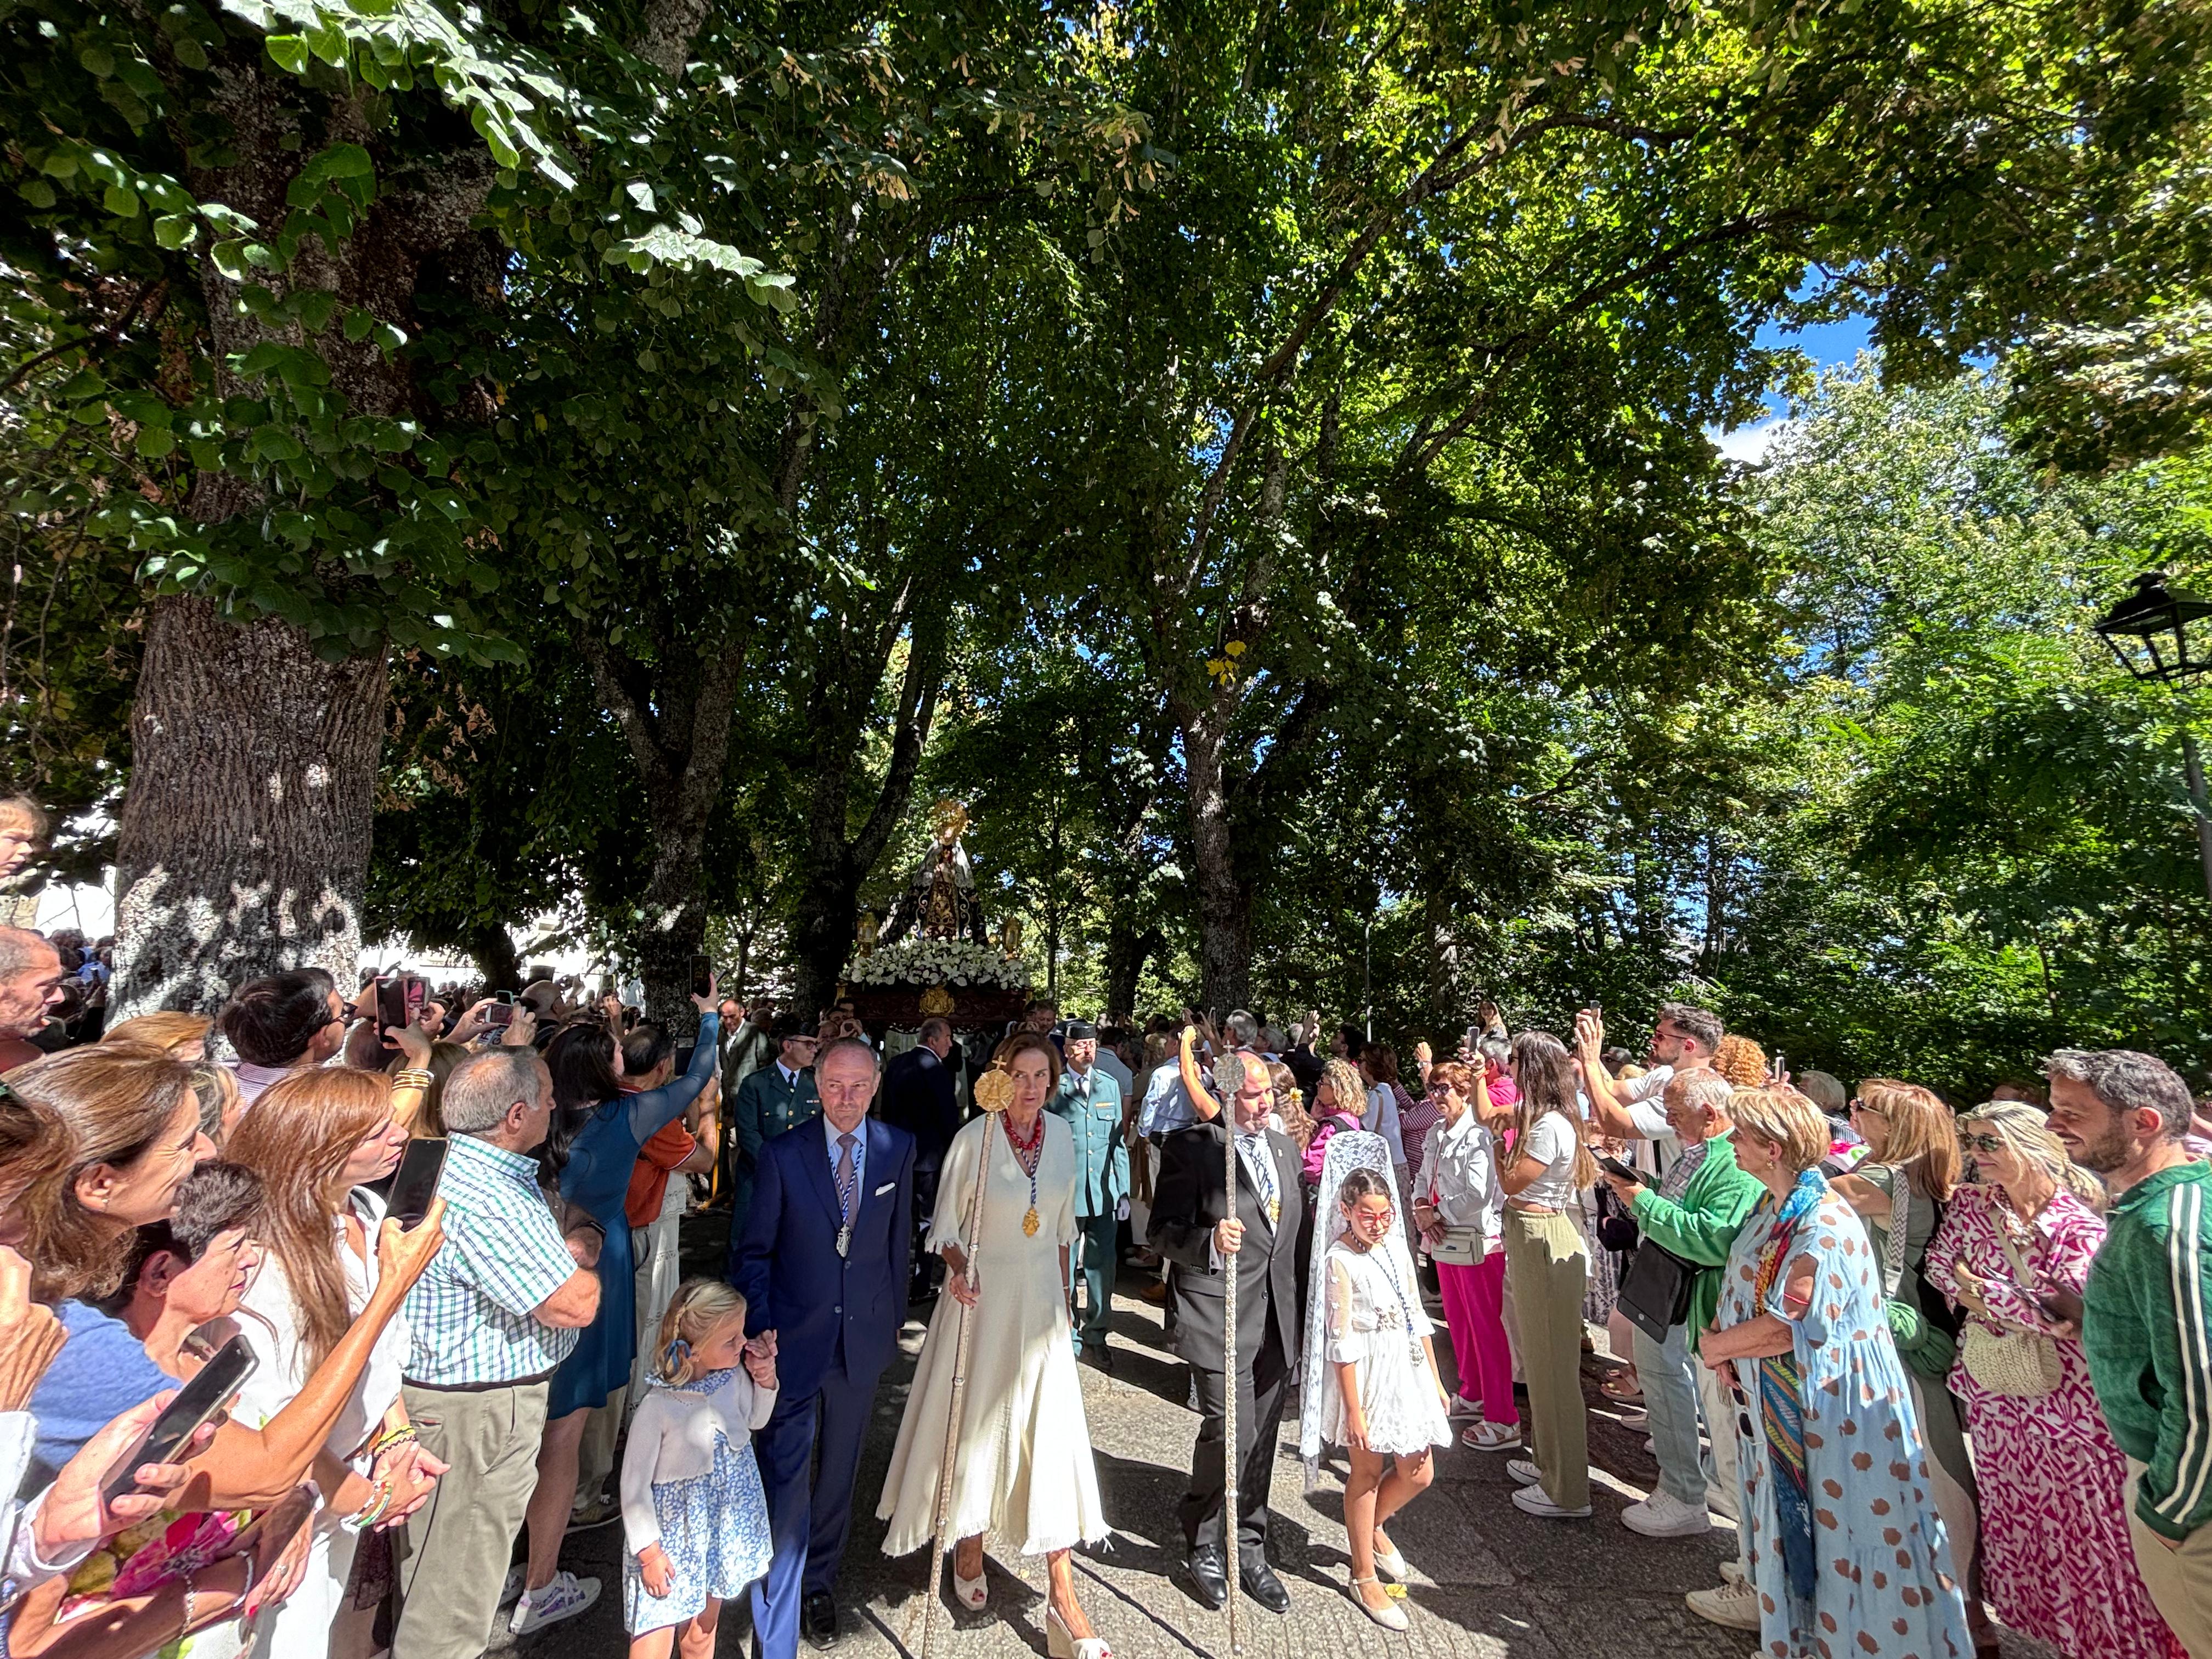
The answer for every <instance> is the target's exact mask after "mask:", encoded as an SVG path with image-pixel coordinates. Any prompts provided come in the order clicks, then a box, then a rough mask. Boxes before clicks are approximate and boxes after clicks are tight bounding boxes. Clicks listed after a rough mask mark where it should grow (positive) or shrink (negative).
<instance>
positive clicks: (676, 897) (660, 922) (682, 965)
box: [579, 635, 745, 1036]
mask: <svg viewBox="0 0 2212 1659" xmlns="http://www.w3.org/2000/svg"><path fill="white" fill-rule="evenodd" d="M579 649H580V652H581V653H582V655H583V658H584V659H585V661H586V662H587V663H589V664H590V665H591V669H592V684H595V685H596V686H597V687H598V688H599V695H600V696H601V697H603V698H604V699H605V701H606V703H607V706H608V707H609V708H611V709H612V710H613V711H614V715H615V721H616V724H617V725H618V726H621V727H622V731H623V738H624V739H625V741H626V743H627V744H628V746H629V752H630V759H631V761H632V763H634V764H635V766H636V768H637V774H638V780H639V781H640V783H641V785H642V786H643V787H644V790H645V799H646V808H647V812H648V813H649V814H650V815H651V817H652V821H653V874H652V877H651V878H650V879H649V880H648V881H647V884H646V890H645V926H644V927H643V929H642V931H641V933H639V935H638V937H637V939H636V940H635V944H636V946H637V954H638V973H639V977H641V979H643V980H644V981H645V1012H646V1016H647V1018H650V1019H653V1020H657V1021H659V1022H660V1023H661V1024H664V1025H665V1026H667V1027H668V1028H669V1029H670V1030H672V1031H675V1032H678V1033H679V1034H682V1035H687V1036H688V1035H689V1034H690V1032H692V1031H694V1030H696V1029H697V1027H698V1023H699V1012H698V1009H697V1008H696V1006H694V1005H693V1003H692V1001H691V996H690V992H691V959H692V958H693V957H696V956H700V955H702V954H703V953H704V951H705V950H706V945H707V901H706V897H705V896H704V894H702V892H701V890H700V872H701V869H702V864H703V860H704V854H705V850H706V845H707V820H708V816H709V815H710V814H711V813H712V812H713V811H714V803H715V802H716V801H717V800H719V799H720V798H721V793H722V775H723V772H724V771H725V769H726V768H727V766H728V763H729V757H730V717H731V714H732V712H733V711H734V709H735V708H736V706H737V696H738V686H739V685H740V684H742V683H743V681H744V659H745V653H744V647H743V646H742V644H741V643H740V642H739V641H737V640H735V639H726V640H724V641H721V642H720V645H719V646H718V647H716V648H714V649H712V650H708V651H707V652H705V653H700V652H698V651H696V650H691V649H687V648H686V647H685V646H684V645H683V644H680V643H678V642H676V641H672V640H671V641H669V642H668V644H667V646H666V647H665V653H666V654H665V655H664V656H662V657H661V658H660V659H658V660H657V661H656V662H654V663H653V664H651V665H646V664H641V663H639V662H637V661H635V659H631V658H629V657H627V656H624V655H622V654H621V653H617V652H616V651H614V650H612V649H611V648H610V647H608V646H607V644H606V642H605V641H604V640H602V639H600V638H599V637H598V636H597V635H585V636H583V637H582V638H581V639H580V641H579Z"/></svg>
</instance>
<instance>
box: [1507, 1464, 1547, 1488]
mask: <svg viewBox="0 0 2212 1659" xmlns="http://www.w3.org/2000/svg"><path fill="white" fill-rule="evenodd" d="M1505 1473H1506V1474H1510V1475H1511V1476H1512V1477H1513V1478H1514V1479H1515V1480H1517V1481H1519V1482H1520V1483H1521V1484H1522V1486H1534V1485H1535V1484H1536V1483H1537V1482H1538V1481H1540V1480H1542V1479H1543V1478H1544V1472H1543V1470H1541V1469H1540V1468H1537V1467H1536V1466H1535V1465H1534V1463H1531V1462H1529V1461H1528V1459H1527V1458H1525V1457H1516V1458H1515V1459H1514V1460H1513V1461H1512V1462H1510V1463H1508V1464H1507V1465H1506V1466H1505Z"/></svg>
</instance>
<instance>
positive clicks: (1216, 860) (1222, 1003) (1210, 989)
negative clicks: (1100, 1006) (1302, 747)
mask: <svg viewBox="0 0 2212 1659" xmlns="http://www.w3.org/2000/svg"><path fill="white" fill-rule="evenodd" d="M1224 748H1225V744H1224V742H1223V739H1222V732H1221V729H1220V727H1219V726H1218V724H1217V723H1216V722H1215V721H1214V720H1212V719H1209V718H1207V717H1206V716H1205V715H1203V714H1201V715H1200V716H1199V717H1197V718H1194V719H1191V720H1185V721H1183V722H1182V755H1183V772H1184V775H1185V776H1186V778H1187V779H1188V783H1189V793H1190V833H1191V843H1192V848H1193V853H1194V857H1193V860H1192V862H1193V864H1194V866H1195V867H1194V871H1193V874H1194V876H1195V877H1196V878H1197V881H1196V884H1197V887H1198V924H1199V963H1200V969H1201V970H1202V972H1203V974H1204V980H1205V990H1204V992H1203V996H1204V999H1205V1002H1206V1007H1207V1009H1208V1010H1209V1011H1211V1012H1214V1013H1225V1012H1228V1011H1229V1010H1230V1009H1232V1008H1242V1007H1243V1006H1245V1005H1246V1004H1247V1003H1248V1002H1249V1000H1250V998H1251V994H1252V889H1251V887H1250V885H1249V884H1248V883H1246V882H1245V881H1244V880H1243V878H1241V876H1240V875H1239V872H1238V871H1237V856H1236V844H1235V843H1236V837H1235V836H1234V833H1233V830H1232V826H1231V823H1230V803H1229V793H1228V790H1227V787H1226V786H1225V780H1224V778H1223V775H1222V751H1223V750H1224Z"/></svg>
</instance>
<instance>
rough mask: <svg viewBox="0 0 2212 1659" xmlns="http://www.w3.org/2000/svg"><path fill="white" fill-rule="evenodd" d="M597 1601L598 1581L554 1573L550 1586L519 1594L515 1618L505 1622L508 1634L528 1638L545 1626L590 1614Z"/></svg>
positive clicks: (571, 1574)
mask: <svg viewBox="0 0 2212 1659" xmlns="http://www.w3.org/2000/svg"><path fill="white" fill-rule="evenodd" d="M598 1600H599V1580H598V1579H596V1578H579V1577H576V1575H575V1574H574V1573H573V1572H556V1573H555V1574H554V1575H553V1580H552V1582H551V1583H548V1584H544V1585H541V1586H539V1587H538V1589H534V1590H525V1591H523V1592H522V1599H521V1600H520V1601H517V1602H516V1603H515V1604H514V1617H513V1618H512V1619H510V1620H507V1632H508V1633H509V1634H510V1635H513V1636H528V1635H531V1634H532V1632H537V1631H541V1630H544V1628H545V1627H546V1626H548V1625H557V1624H559V1623H560V1622H561V1621H562V1620H564V1619H574V1617H575V1616H576V1615H577V1614H578V1613H586V1612H589V1611H590V1610H591V1606H592V1602H594V1601H598Z"/></svg>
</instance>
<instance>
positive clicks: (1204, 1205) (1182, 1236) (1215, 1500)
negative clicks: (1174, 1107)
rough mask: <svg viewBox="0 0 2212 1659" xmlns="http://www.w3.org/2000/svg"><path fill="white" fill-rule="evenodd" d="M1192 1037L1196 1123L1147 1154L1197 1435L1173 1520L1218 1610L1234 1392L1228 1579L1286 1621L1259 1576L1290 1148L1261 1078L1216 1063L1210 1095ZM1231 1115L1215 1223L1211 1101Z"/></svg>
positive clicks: (1156, 1230)
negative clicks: (1233, 1315) (1154, 1169)
mask: <svg viewBox="0 0 2212 1659" xmlns="http://www.w3.org/2000/svg"><path fill="white" fill-rule="evenodd" d="M1196 1040H1197V1034H1196V1032H1195V1031H1194V1030H1193V1029H1191V1028H1189V1027H1185V1028H1184V1030H1183V1034H1182V1044H1183V1047H1182V1073H1183V1079H1184V1083H1185V1085H1186V1086H1187V1087H1188V1089H1189V1091H1190V1094H1191V1098H1192V1100H1193V1102H1194V1103H1195V1104H1196V1106H1197V1108H1198V1110H1199V1113H1200V1116H1201V1118H1204V1119H1206V1120H1207V1121H1201V1122H1199V1123H1194V1124H1193V1125H1191V1126H1190V1127H1188V1128H1184V1129H1178V1130H1176V1132H1175V1133H1172V1134H1170V1135H1169V1136H1168V1137H1167V1139H1166V1140H1165V1141H1164V1143H1162V1146H1161V1148H1160V1154H1161V1158H1160V1177H1159V1183H1158V1187H1157V1188H1155V1189H1154V1193H1153V1199H1152V1227H1151V1233H1150V1243H1151V1244H1152V1248H1153V1249H1156V1250H1158V1252H1159V1253H1160V1254H1161V1255H1163V1256H1164V1257H1166V1258H1167V1260H1168V1262H1169V1264H1170V1267H1169V1273H1168V1294H1169V1299H1170V1304H1171V1305H1172V1306H1173V1307H1174V1309H1175V1310H1176V1319H1175V1325H1174V1335H1173V1339H1172V1340H1173V1342H1174V1346H1175V1352H1176V1356H1177V1357H1178V1358H1182V1359H1184V1360H1187V1361H1188V1362H1189V1364H1190V1367H1191V1370H1192V1374H1193V1376H1194V1378H1195V1380H1196V1383H1197V1385H1198V1403H1199V1410H1200V1417H1201V1421H1200V1425H1199V1431H1198V1444H1197V1446H1196V1448H1195V1449H1194V1451H1193V1453H1192V1457H1191V1472H1190V1489H1189V1490H1188V1492H1185V1493H1184V1494H1183V1498H1182V1506H1181V1511H1182V1529H1183V1536H1184V1537H1185V1538H1186V1539H1187V1540H1188V1542H1189V1545H1190V1573H1191V1577H1192V1578H1193V1579H1194V1581H1195V1582H1196V1583H1197V1586H1198V1593H1199V1597H1200V1600H1201V1601H1204V1602H1205V1603H1206V1606H1208V1607H1225V1606H1226V1605H1227V1604H1228V1601H1229V1569H1228V1553H1227V1552H1228V1540H1227V1538H1226V1536H1225V1532H1226V1528H1225V1524H1224V1522H1225V1517H1224V1514H1223V1508H1224V1505H1223V1501H1222V1500H1223V1494H1224V1490H1225V1486H1226V1484H1227V1474H1228V1468H1227V1465H1226V1462H1225V1458H1224V1456H1223V1452H1224V1449H1225V1419H1226V1418H1227V1415H1228V1405H1229V1399H1228V1390H1229V1388H1230V1387H1231V1384H1232V1383H1233V1384H1234V1386H1235V1388H1236V1389H1237V1396H1236V1420H1237V1578H1238V1580H1239V1582H1240V1583H1242V1584H1243V1588H1244V1593H1245V1594H1246V1595H1249V1596H1250V1597H1251V1598H1252V1599H1253V1600H1254V1601H1257V1602H1258V1603H1259V1604H1260V1605H1261V1607H1266V1608H1267V1610H1268V1611H1269V1612H1271V1613H1288V1612H1289V1611H1290V1608H1291V1596H1290V1592H1289V1591H1288V1590H1286V1589H1284V1588H1283V1583H1282V1581H1281V1580H1280V1579H1279V1578H1278V1577H1275V1575H1274V1573H1273V1571H1272V1570H1271V1569H1270V1568H1269V1567H1268V1565H1267V1492H1268V1486H1269V1483H1270V1480H1271V1479H1272V1477H1273V1472H1274V1466H1275V1443H1276V1440H1277V1438H1278V1437H1279V1431H1280V1429H1281V1426H1282V1420H1283V1405H1284V1402H1285V1399H1286V1398H1287V1397H1288V1394H1289V1391H1290V1390H1291V1388H1293V1387H1294V1386H1295V1382H1294V1379H1295V1377H1296V1376H1297V1363H1298V1348H1299V1343H1298V1291H1297V1284H1298V1267H1299V1264H1298V1261H1297V1240H1298V1223H1299V1209H1300V1204H1301V1201H1302V1200H1300V1197H1299V1194H1298V1153H1297V1147H1296V1146H1294V1145H1292V1143H1291V1139H1290V1138H1289V1137H1288V1136H1287V1135H1284V1134H1281V1133H1277V1132H1276V1131H1274V1130H1272V1129H1270V1128H1268V1127H1267V1113H1268V1109H1269V1108H1270V1106H1271V1105H1272V1103H1273V1092H1272V1086H1271V1085H1270V1083H1269V1080H1268V1077H1267V1067H1266V1066H1265V1065H1264V1064H1263V1063H1261V1061H1260V1060H1258V1058H1257V1057H1256V1056H1253V1055H1248V1054H1236V1053H1232V1054H1225V1055H1223V1056H1222V1057H1221V1059H1220V1060H1219V1061H1218V1062H1217V1064H1216V1066H1215V1071H1214V1077H1213V1079H1212V1088H1210V1089H1209V1088H1208V1087H1207V1086H1206V1079H1205V1078H1204V1076H1203V1075H1202V1074H1201V1073H1200V1072H1199V1070H1198V1065H1197V1060H1196V1059H1195V1057H1194V1047H1195V1044H1196ZM1225 1096H1227V1097H1231V1098H1233V1101H1234V1103H1235V1121H1236V1136H1237V1138H1236V1152H1237V1177H1238V1179H1237V1210H1236V1213H1235V1214H1234V1215H1231V1214H1230V1213H1229V1212H1228V1208H1229V1206H1228V1204H1227V1201H1226V1200H1227V1182H1226V1179H1225V1170H1224V1162H1225V1148H1224V1146H1223V1145H1222V1138H1221V1137H1222V1126H1221V1123H1220V1121H1219V1118H1220V1100H1221V1098H1222V1097H1225ZM1232 1260H1233V1261H1235V1263H1236V1267H1237V1292H1236V1294H1237V1330H1236V1333H1235V1335H1236V1343H1235V1347H1234V1349H1233V1362H1232V1360H1231V1353H1232V1350H1231V1348H1230V1346H1229V1344H1228V1336H1229V1333H1228V1331H1227V1329H1226V1323H1227V1321H1226V1318H1225V1290H1226V1287H1227V1275H1226V1273H1225V1271H1224V1268H1225V1264H1226V1263H1227V1262H1229V1261H1232Z"/></svg>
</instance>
